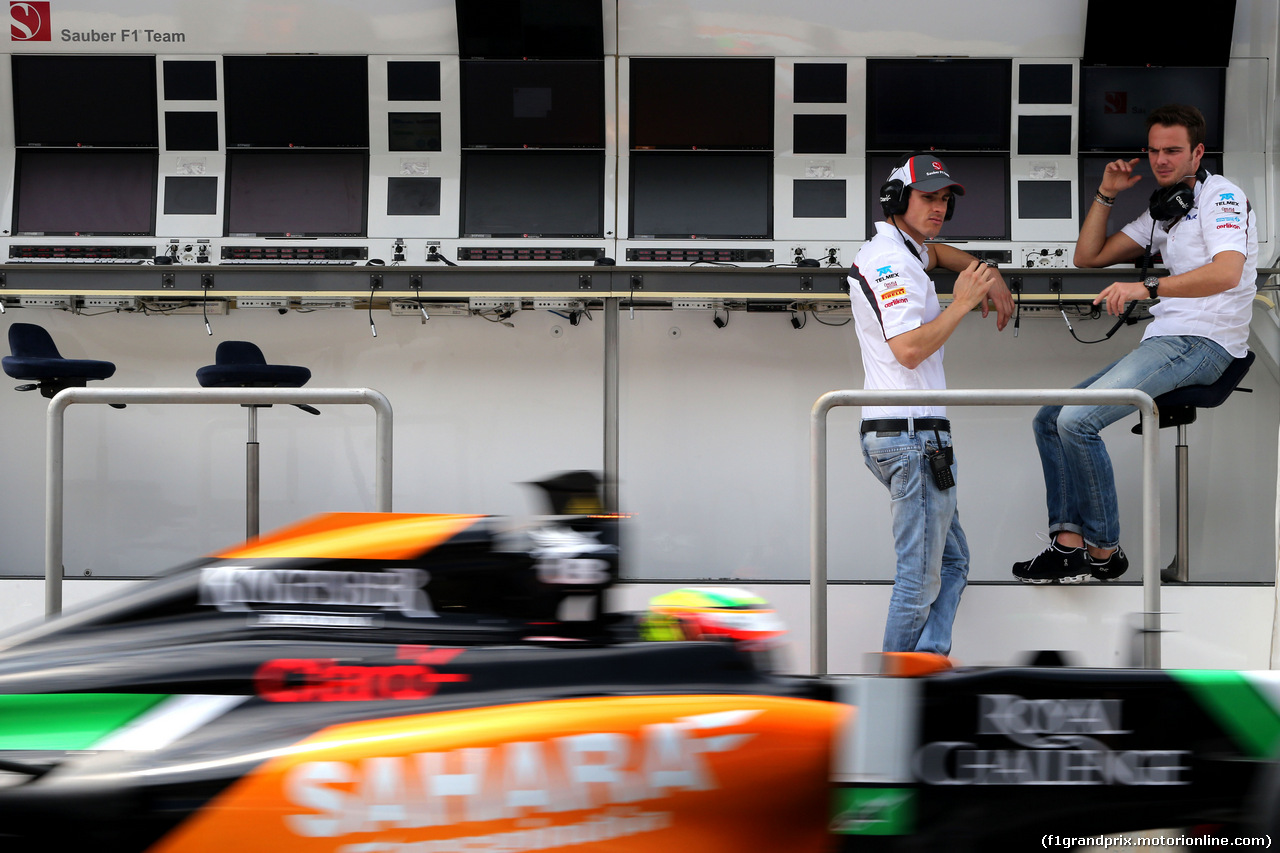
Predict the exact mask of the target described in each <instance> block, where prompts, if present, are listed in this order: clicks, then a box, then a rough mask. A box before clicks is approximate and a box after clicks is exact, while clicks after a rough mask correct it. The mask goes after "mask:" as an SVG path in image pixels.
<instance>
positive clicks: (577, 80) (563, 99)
mask: <svg viewBox="0 0 1280 853" xmlns="http://www.w3.org/2000/svg"><path fill="white" fill-rule="evenodd" d="M461 75H462V147H463V148H601V149H603V148H604V62H602V61H600V60H576V61H575V60H563V61H544V62H522V61H519V60H513V61H506V60H464V61H463V62H462V69H461Z"/></svg>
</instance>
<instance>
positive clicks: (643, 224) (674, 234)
mask: <svg viewBox="0 0 1280 853" xmlns="http://www.w3.org/2000/svg"><path fill="white" fill-rule="evenodd" d="M630 159H631V236H632V237H657V238H668V239H676V238H679V239H690V238H702V237H705V238H712V239H735V238H736V239H770V238H772V236H773V160H772V157H771V156H770V155H769V154H755V153H742V154H739V153H722V152H716V151H708V152H701V151H698V152H692V151H690V152H642V153H637V154H633V155H632V156H631V158H630Z"/></svg>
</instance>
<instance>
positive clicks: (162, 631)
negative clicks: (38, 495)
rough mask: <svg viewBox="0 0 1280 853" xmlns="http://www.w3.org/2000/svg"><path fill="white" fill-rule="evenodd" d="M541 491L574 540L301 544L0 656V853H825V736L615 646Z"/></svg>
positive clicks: (434, 532) (373, 523) (595, 589)
mask: <svg viewBox="0 0 1280 853" xmlns="http://www.w3.org/2000/svg"><path fill="white" fill-rule="evenodd" d="M566 482H568V483H569V484H570V486H572V484H573V483H574V482H577V483H578V485H577V487H576V490H577V491H578V492H582V490H583V484H582V482H581V480H580V478H579V480H577V481H575V479H574V478H572V477H570V478H560V479H559V480H558V481H556V482H555V483H554V484H552V486H548V494H549V496H550V497H551V499H552V501H553V505H554V506H555V508H556V509H557V510H559V511H565V512H575V513H578V514H575V515H569V516H557V517H548V518H544V519H540V520H538V521H536V522H534V523H532V524H529V525H525V526H524V527H512V526H511V525H510V523H509V522H504V521H503V520H502V519H497V518H491V517H483V516H473V515H404V514H386V515H378V514H337V515H325V516H320V517H317V518H313V519H311V520H309V521H305V522H303V523H301V524H298V525H296V526H294V527H291V528H288V529H285V530H281V531H278V532H276V533H274V534H269V535H266V536H264V537H262V538H260V539H258V540H255V541H253V542H251V543H246V544H244V545H242V546H239V547H236V548H234V549H231V550H229V551H226V552H224V553H220V554H216V555H214V556H212V557H209V558H208V559H205V560H201V561H198V562H196V563H194V564H192V565H190V566H187V567H184V568H182V569H179V570H177V571H174V572H172V573H170V574H168V575H167V576H164V577H162V578H159V579H156V580H154V581H152V582H149V583H147V584H145V585H142V586H140V587H138V588H135V589H132V590H130V591H128V592H126V593H125V594H124V595H122V596H120V597H117V598H115V599H113V600H111V601H108V602H104V603H100V604H97V605H93V606H90V607H88V608H86V609H83V610H81V611H80V612H78V613H74V614H68V615H65V616H63V617H61V618H59V619H56V620H54V621H51V622H48V623H45V624H44V625H41V626H39V627H36V628H34V629H30V630H27V631H24V632H20V633H18V634H15V635H11V636H9V637H6V638H3V639H0V850H3V851H5V853H24V852H25V851H28V850H37V849H39V850H46V849H49V847H50V845H53V846H54V847H55V849H56V846H57V845H58V844H60V843H66V844H79V845H83V847H84V849H91V850H94V851H101V850H121V851H142V850H151V851H158V853H187V851H205V850H209V851H212V850H217V851H220V853H225V851H227V850H235V849H249V850H269V851H279V852H280V853H283V851H338V850H340V851H347V853H379V851H387V853H391V851H400V852H401V853H428V851H433V852H434V851H440V853H443V851H476V850H503V851H517V850H584V851H589V850H606V849H607V850H621V851H649V850H658V849H669V848H670V846H671V845H672V844H680V845H684V844H690V843H692V844H694V845H696V847H697V849H700V850H706V851H717V850H725V851H728V850H746V849H762V848H761V847H759V846H758V845H763V849H779V850H781V849H787V850H799V851H805V850H820V849H823V848H824V847H825V845H826V842H827V839H828V835H827V832H826V822H827V812H828V803H827V798H828V791H829V787H828V780H827V777H828V775H829V774H828V769H829V765H830V753H831V744H832V735H833V733H834V732H835V731H836V728H837V725H838V721H839V720H840V719H841V718H842V717H844V716H845V715H846V714H847V713H848V708H847V707H844V706H841V705H839V704H836V703H833V702H829V701H818V700H815V699H814V698H812V696H813V694H814V690H813V688H812V686H811V685H808V684H806V683H805V682H803V681H801V680H788V679H781V678H777V677H775V676H772V675H770V674H768V673H767V672H762V671H761V670H760V669H759V668H758V667H757V666H756V661H757V660H758V659H759V656H758V655H755V654H753V653H746V652H743V651H741V650H740V649H738V648H737V647H736V646H735V645H734V644H732V643H728V642H669V643H666V642H664V643H656V642H640V641H639V640H638V637H637V633H636V629H635V624H634V622H633V621H631V620H628V619H627V618H625V617H619V616H616V615H612V614H608V613H607V612H605V610H604V609H603V607H602V606H601V605H602V598H603V593H604V591H605V590H606V589H607V588H608V587H609V586H610V585H612V584H613V583H614V581H615V580H616V579H617V576H618V547H617V546H618V523H619V522H618V520H617V519H616V518H611V517H607V516H604V515H602V514H600V513H598V512H595V511H594V510H597V509H598V500H596V499H595V498H594V495H587V494H578V495H576V496H575V495H574V494H572V492H573V491H574V490H575V489H574V488H568V492H569V494H565V483H566ZM593 484H594V481H591V483H590V485H593Z"/></svg>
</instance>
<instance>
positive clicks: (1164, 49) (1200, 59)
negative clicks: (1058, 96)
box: [1082, 0, 1236, 68]
mask: <svg viewBox="0 0 1280 853" xmlns="http://www.w3.org/2000/svg"><path fill="white" fill-rule="evenodd" d="M1087 5H1088V12H1087V13H1086V15H1085V25H1084V57H1083V59H1082V64H1083V65H1086V66H1088V65H1130V66H1146V65H1158V66H1178V65H1188V64H1195V65H1216V66H1221V67H1224V68H1225V67H1226V65H1227V63H1228V62H1230V60H1231V38H1232V30H1233V29H1234V27H1235V21H1236V0H1217V2H1214V3H1206V4H1204V5H1202V6H1199V7H1197V8H1196V14H1195V18H1194V19H1193V20H1190V21H1189V20H1187V19H1186V18H1183V17H1181V16H1179V15H1152V14H1151V10H1152V7H1151V5H1150V3H1148V2H1147V0H1090V2H1089V3H1088V4H1087ZM1137 19H1141V20H1142V22H1143V27H1142V35H1141V37H1135V34H1134V32H1133V31H1132V30H1130V29H1129V28H1128V27H1124V26H1116V22H1117V21H1132V20H1137Z"/></svg>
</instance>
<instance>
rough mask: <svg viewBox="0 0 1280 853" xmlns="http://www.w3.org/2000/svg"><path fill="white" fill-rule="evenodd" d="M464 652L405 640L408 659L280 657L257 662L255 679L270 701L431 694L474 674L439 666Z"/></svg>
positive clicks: (401, 653) (403, 651) (404, 653)
mask: <svg viewBox="0 0 1280 853" xmlns="http://www.w3.org/2000/svg"><path fill="white" fill-rule="evenodd" d="M460 654H462V649H431V648H427V647H425V646H401V647H400V648H399V649H398V650H397V653H396V657H398V658H401V659H403V660H406V661H410V662H406V663H403V664H390V665H385V664H384V665H368V664H340V663H338V661H336V660H333V659H331V658H321V659H314V658H279V659H276V660H270V661H267V662H266V663H264V664H263V665H262V666H260V667H258V671H257V672H256V673H254V676H253V684H254V689H255V690H256V691H257V694H258V695H259V696H261V697H262V698H263V699H267V700H269V701H271V702H369V701H375V700H385V699H426V698H428V697H430V696H433V695H435V693H436V691H437V690H439V689H440V685H441V684H444V683H458V682H463V681H467V680H469V678H470V676H468V675H464V674H462V673H456V672H439V671H437V670H436V667H437V666H444V665H446V664H448V663H449V662H450V661H452V660H453V659H454V658H456V657H457V656H458V655H460Z"/></svg>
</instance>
